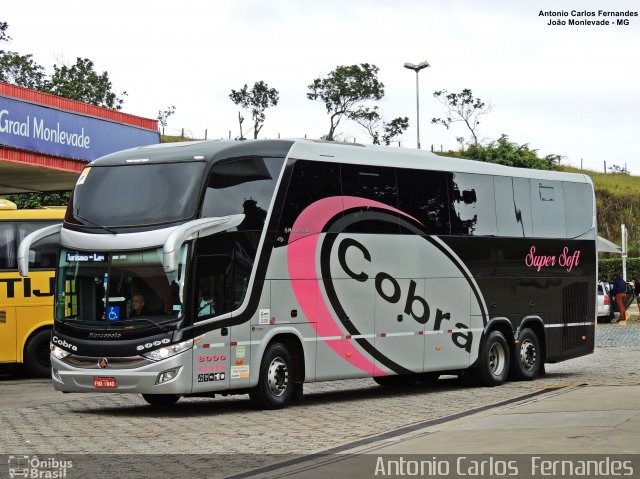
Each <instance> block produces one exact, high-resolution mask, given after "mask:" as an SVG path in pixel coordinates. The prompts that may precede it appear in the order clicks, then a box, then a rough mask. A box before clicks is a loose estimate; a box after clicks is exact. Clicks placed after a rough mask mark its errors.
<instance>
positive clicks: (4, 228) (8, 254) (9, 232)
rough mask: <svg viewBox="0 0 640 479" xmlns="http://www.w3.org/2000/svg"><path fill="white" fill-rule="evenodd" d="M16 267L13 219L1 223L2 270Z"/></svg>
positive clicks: (0, 250) (0, 257) (0, 264)
mask: <svg viewBox="0 0 640 479" xmlns="http://www.w3.org/2000/svg"><path fill="white" fill-rule="evenodd" d="M15 268H16V245H15V231H14V223H13V221H7V222H2V223H0V270H2V269H15Z"/></svg>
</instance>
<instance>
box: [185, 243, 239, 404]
mask: <svg viewBox="0 0 640 479" xmlns="http://www.w3.org/2000/svg"><path fill="white" fill-rule="evenodd" d="M195 267H196V283H195V292H194V295H193V296H194V306H193V311H194V325H195V326H196V327H197V326H198V325H199V324H211V327H212V329H211V330H210V331H209V332H207V333H205V335H204V340H203V341H201V342H200V343H199V344H197V345H196V346H195V347H194V350H193V392H194V393H196V392H204V391H212V390H223V389H229V384H230V382H229V380H230V378H229V373H230V365H231V359H230V356H231V354H230V353H231V333H230V329H231V328H230V323H231V317H230V313H231V304H230V301H229V285H230V278H231V274H230V273H231V269H230V261H229V256H228V255H226V254H211V255H201V256H198V257H197V258H196V266H195ZM216 317H221V318H220V319H219V320H216Z"/></svg>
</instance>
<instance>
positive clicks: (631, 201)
mask: <svg viewBox="0 0 640 479" xmlns="http://www.w3.org/2000/svg"><path fill="white" fill-rule="evenodd" d="M562 169H563V170H565V171H568V172H572V173H585V174H587V175H589V176H590V177H591V179H592V180H593V184H594V187H595V190H596V207H597V209H598V213H597V217H598V234H599V235H600V236H602V237H604V238H607V239H608V240H609V241H613V242H614V243H616V244H618V245H619V244H621V231H620V225H621V224H623V223H624V224H625V225H626V226H627V240H628V247H629V256H632V257H640V235H639V234H638V231H639V229H640V177H639V176H631V175H628V174H623V173H606V174H605V173H596V172H595V171H589V170H580V169H578V168H571V167H563V168H562Z"/></svg>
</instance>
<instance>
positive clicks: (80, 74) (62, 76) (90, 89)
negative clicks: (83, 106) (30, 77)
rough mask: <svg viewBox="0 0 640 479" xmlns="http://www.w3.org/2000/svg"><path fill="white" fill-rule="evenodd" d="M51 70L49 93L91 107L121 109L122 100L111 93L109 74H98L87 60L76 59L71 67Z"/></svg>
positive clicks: (63, 66)
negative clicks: (87, 104) (81, 102)
mask: <svg viewBox="0 0 640 479" xmlns="http://www.w3.org/2000/svg"><path fill="white" fill-rule="evenodd" d="M53 70H54V71H53V75H51V80H50V83H49V86H48V91H49V93H53V94H55V95H60V96H63V97H65V98H70V99H72V100H78V101H83V102H85V103H89V104H91V105H96V106H102V107H106V108H113V109H114V110H120V109H122V103H123V102H124V100H123V99H122V98H119V97H118V95H117V94H116V93H114V92H113V90H112V85H111V81H110V80H109V74H108V73H107V72H106V71H105V72H102V73H101V74H98V73H97V72H96V71H95V70H94V65H93V62H92V61H91V60H89V59H88V58H80V57H78V58H77V59H76V63H75V65H72V66H71V67H68V66H66V65H62V66H61V67H59V66H58V65H54V66H53ZM126 94H127V92H126V91H125V92H122V93H121V95H123V96H126Z"/></svg>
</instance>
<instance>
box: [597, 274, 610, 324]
mask: <svg viewBox="0 0 640 479" xmlns="http://www.w3.org/2000/svg"><path fill="white" fill-rule="evenodd" d="M597 299H598V301H597V303H596V316H597V317H598V322H603V323H605V322H607V323H608V322H609V321H610V319H609V307H610V304H609V303H610V300H609V285H608V284H606V283H598V294H597Z"/></svg>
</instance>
